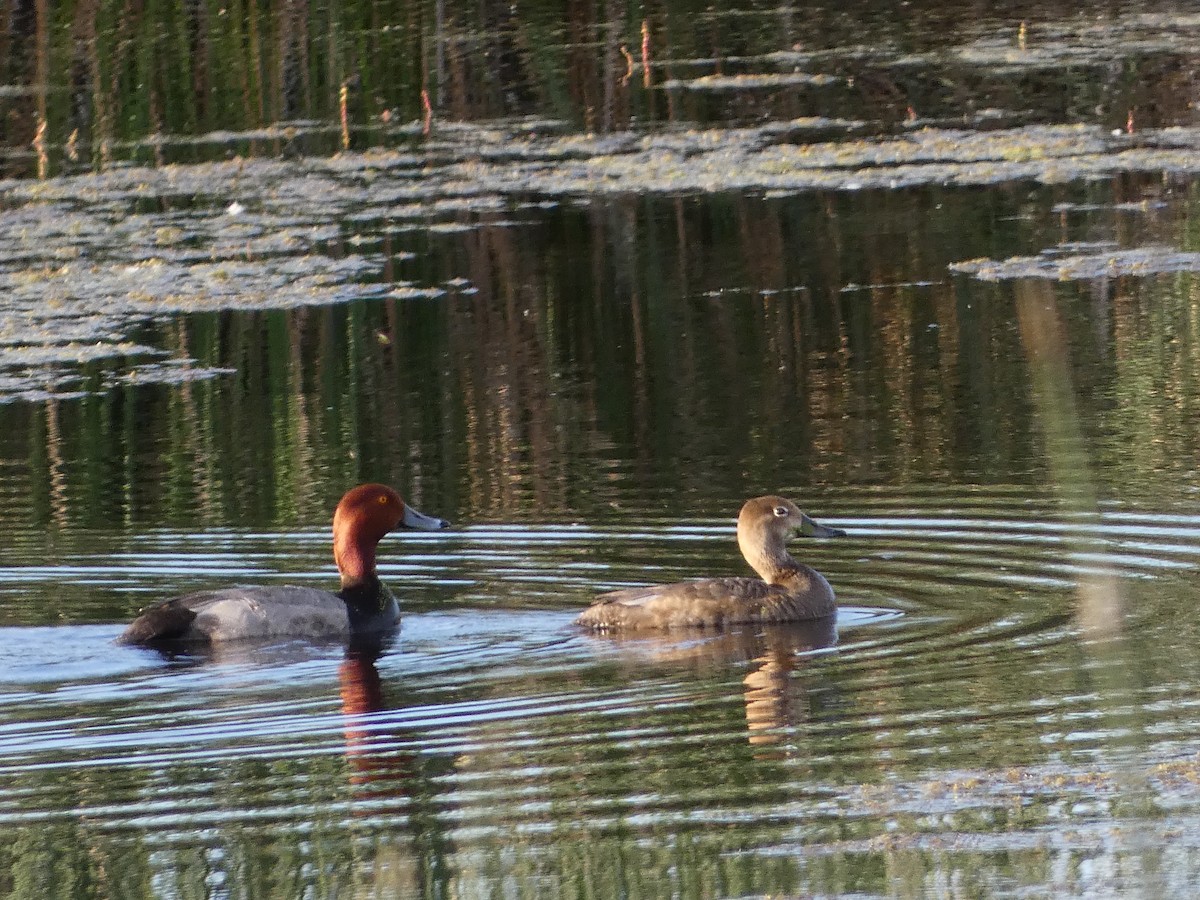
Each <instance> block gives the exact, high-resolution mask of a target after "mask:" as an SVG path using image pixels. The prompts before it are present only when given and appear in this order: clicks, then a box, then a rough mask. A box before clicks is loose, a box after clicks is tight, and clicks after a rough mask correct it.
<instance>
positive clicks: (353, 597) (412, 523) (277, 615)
mask: <svg viewBox="0 0 1200 900" xmlns="http://www.w3.org/2000/svg"><path fill="white" fill-rule="evenodd" d="M400 527H405V528H419V529H425V530H433V529H438V528H446V527H448V526H447V523H446V522H444V521H442V520H441V519H435V518H432V517H430V516H426V515H422V514H421V513H419V512H417V511H416V510H415V509H413V508H412V507H410V506H407V505H406V504H405V503H404V501H403V500H402V499H401V498H400V495H399V494H397V493H396V492H395V491H394V490H392V489H391V488H389V487H387V486H386V485H382V484H362V485H359V486H358V487H356V488H352V489H351V490H349V491H347V492H346V494H345V495H344V496H343V497H342V499H341V502H339V503H338V506H337V509H336V510H335V511H334V515H333V555H334V560H335V561H336V562H337V567H338V572H339V573H340V575H341V579H342V586H341V590H339V591H338V592H337V593H336V594H334V593H330V592H329V591H322V590H318V589H316V588H309V587H291V586H287V587H232V588H222V589H220V590H215V591H200V592H199V593H195V594H188V595H186V596H183V597H174V598H172V599H170V600H165V601H163V602H162V603H159V604H157V605H155V606H151V607H149V608H147V609H145V610H143V611H142V613H141V614H140V615H139V616H138V617H137V618H136V619H134V620H133V622H131V623H130V624H129V627H128V628H126V629H125V631H124V632H122V634H121V635H120V637H118V638H117V641H118V642H119V643H122V644H144V645H161V644H174V643H181V644H215V643H222V642H227V641H234V640H269V639H272V638H280V637H298V638H308V639H318V640H342V639H345V638H348V637H351V636H354V635H359V634H366V633H373V632H381V631H386V630H388V629H392V628H395V626H396V623H397V622H399V621H400V608H399V605H398V604H397V603H396V598H395V597H394V596H393V595H392V593H391V591H389V590H388V589H387V588H386V587H384V585H383V584H382V583H381V582H380V581H379V578H378V577H377V575H376V574H375V546H376V544H378V543H379V541H380V539H381V538H382V537H383V536H384V535H385V534H387V533H388V532H389V531H392V530H394V529H396V528H400Z"/></svg>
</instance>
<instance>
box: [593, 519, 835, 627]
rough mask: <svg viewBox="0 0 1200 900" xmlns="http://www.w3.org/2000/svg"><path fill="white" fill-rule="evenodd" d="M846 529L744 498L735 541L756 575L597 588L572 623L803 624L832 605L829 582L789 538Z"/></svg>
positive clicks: (832, 533)
mask: <svg viewBox="0 0 1200 900" xmlns="http://www.w3.org/2000/svg"><path fill="white" fill-rule="evenodd" d="M796 532H799V533H801V534H804V535H806V536H809V537H834V536H837V535H842V534H845V532H843V531H841V530H840V529H837V528H829V527H827V526H825V525H818V524H817V523H816V522H814V521H813V520H812V519H810V518H809V517H808V516H806V515H805V514H804V513H802V512H801V511H800V509H799V508H798V507H797V506H796V504H795V503H793V502H792V501H790V500H785V499H784V498H783V497H776V496H767V497H756V498H754V499H753V500H747V501H746V503H745V504H744V505H743V506H742V510H741V513H740V514H739V515H738V525H737V535H738V546H739V547H740V548H741V550H742V555H743V556H744V557H746V561H747V562H748V563H750V566H751V567H752V568H753V569H754V570H755V571H756V572H758V574H759V575H760V576H761V579H759V578H705V579H701V580H699V581H682V582H679V583H677V584H665V585H651V586H648V587H641V588H629V589H627V590H622V591H613V592H612V593H609V594H602V595H601V596H600V597H598V598H597V599H596V601H595V602H594V603H593V604H592V605H591V606H589V607H588V608H587V609H585V610H584V611H583V613H582V614H581V615H580V616H579V618H578V619H577V620H576V621H577V622H578V624H580V625H583V626H586V627H588V628H593V629H596V630H599V631H633V630H653V629H671V628H719V627H721V626H724V625H734V624H739V623H764V624H765V623H772V622H801V621H807V620H811V619H819V618H823V617H825V616H832V615H833V614H834V613H835V612H836V611H837V601H836V600H835V599H834V596H833V588H831V587H830V586H829V582H828V581H826V580H825V577H824V576H823V575H822V574H821V573H820V572H818V571H817V570H816V569H814V568H813V567H812V566H806V565H804V564H803V563H800V562H797V561H796V560H795V559H793V558H792V557H791V555H790V554H789V553H788V551H787V539H788V537H790V536H791V535H792V534H793V533H796Z"/></svg>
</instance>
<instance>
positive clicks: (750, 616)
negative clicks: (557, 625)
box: [575, 566, 837, 631]
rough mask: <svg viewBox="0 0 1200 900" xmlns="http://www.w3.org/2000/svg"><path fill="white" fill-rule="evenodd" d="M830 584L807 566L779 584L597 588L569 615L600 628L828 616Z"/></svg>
mask: <svg viewBox="0 0 1200 900" xmlns="http://www.w3.org/2000/svg"><path fill="white" fill-rule="evenodd" d="M836 610H837V606H836V601H835V600H834V598H833V589H832V588H831V587H830V586H829V582H828V581H826V580H825V578H824V577H823V576H822V575H821V574H820V573H819V572H817V571H816V570H815V569H812V568H809V567H807V566H804V567H801V569H800V570H797V571H796V572H794V573H792V574H791V575H789V576H788V578H787V579H786V580H785V581H784V582H782V583H780V584H767V583H766V582H765V581H762V580H760V579H758V578H703V579H700V580H697V581H681V582H679V583H677V584H664V585H651V586H649V587H640V588H628V589H626V590H621V591H613V592H612V593H608V594H601V595H600V596H599V597H598V598H597V599H596V601H595V602H594V603H593V604H592V605H591V606H589V607H588V608H587V609H585V610H584V611H583V612H582V613H581V614H580V616H579V618H578V619H576V620H575V621H576V622H577V623H578V624H580V625H584V626H586V627H588V628H595V629H598V630H603V631H616V630H626V629H629V630H633V629H664V628H666V629H669V628H720V627H722V626H724V625H736V624H752V623H771V622H801V621H807V620H811V619H819V618H822V617H825V616H832V615H833V614H834V613H835V612H836Z"/></svg>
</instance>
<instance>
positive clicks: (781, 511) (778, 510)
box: [775, 506, 789, 519]
mask: <svg viewBox="0 0 1200 900" xmlns="http://www.w3.org/2000/svg"><path fill="white" fill-rule="evenodd" d="M788 512H789V510H788V508H787V507H786V506H777V507H775V515H777V516H779V518H781V519H782V518H783V517H784V516H786V515H787V514H788Z"/></svg>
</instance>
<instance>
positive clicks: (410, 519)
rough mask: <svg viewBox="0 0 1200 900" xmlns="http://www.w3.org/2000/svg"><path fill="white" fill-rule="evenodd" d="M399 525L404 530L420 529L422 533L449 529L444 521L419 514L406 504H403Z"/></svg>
mask: <svg viewBox="0 0 1200 900" xmlns="http://www.w3.org/2000/svg"><path fill="white" fill-rule="evenodd" d="M400 524H401V525H403V526H404V527H405V528H420V529H421V530H422V531H437V530H438V529H439V528H449V527H450V523H449V522H447V521H446V520H445V519H435V518H434V517H433V516H427V515H425V514H424V513H419V512H417V511H416V510H415V509H413V508H412V507H411V506H409V505H408V504H407V503H405V504H404V518H402V519H401V520H400Z"/></svg>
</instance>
